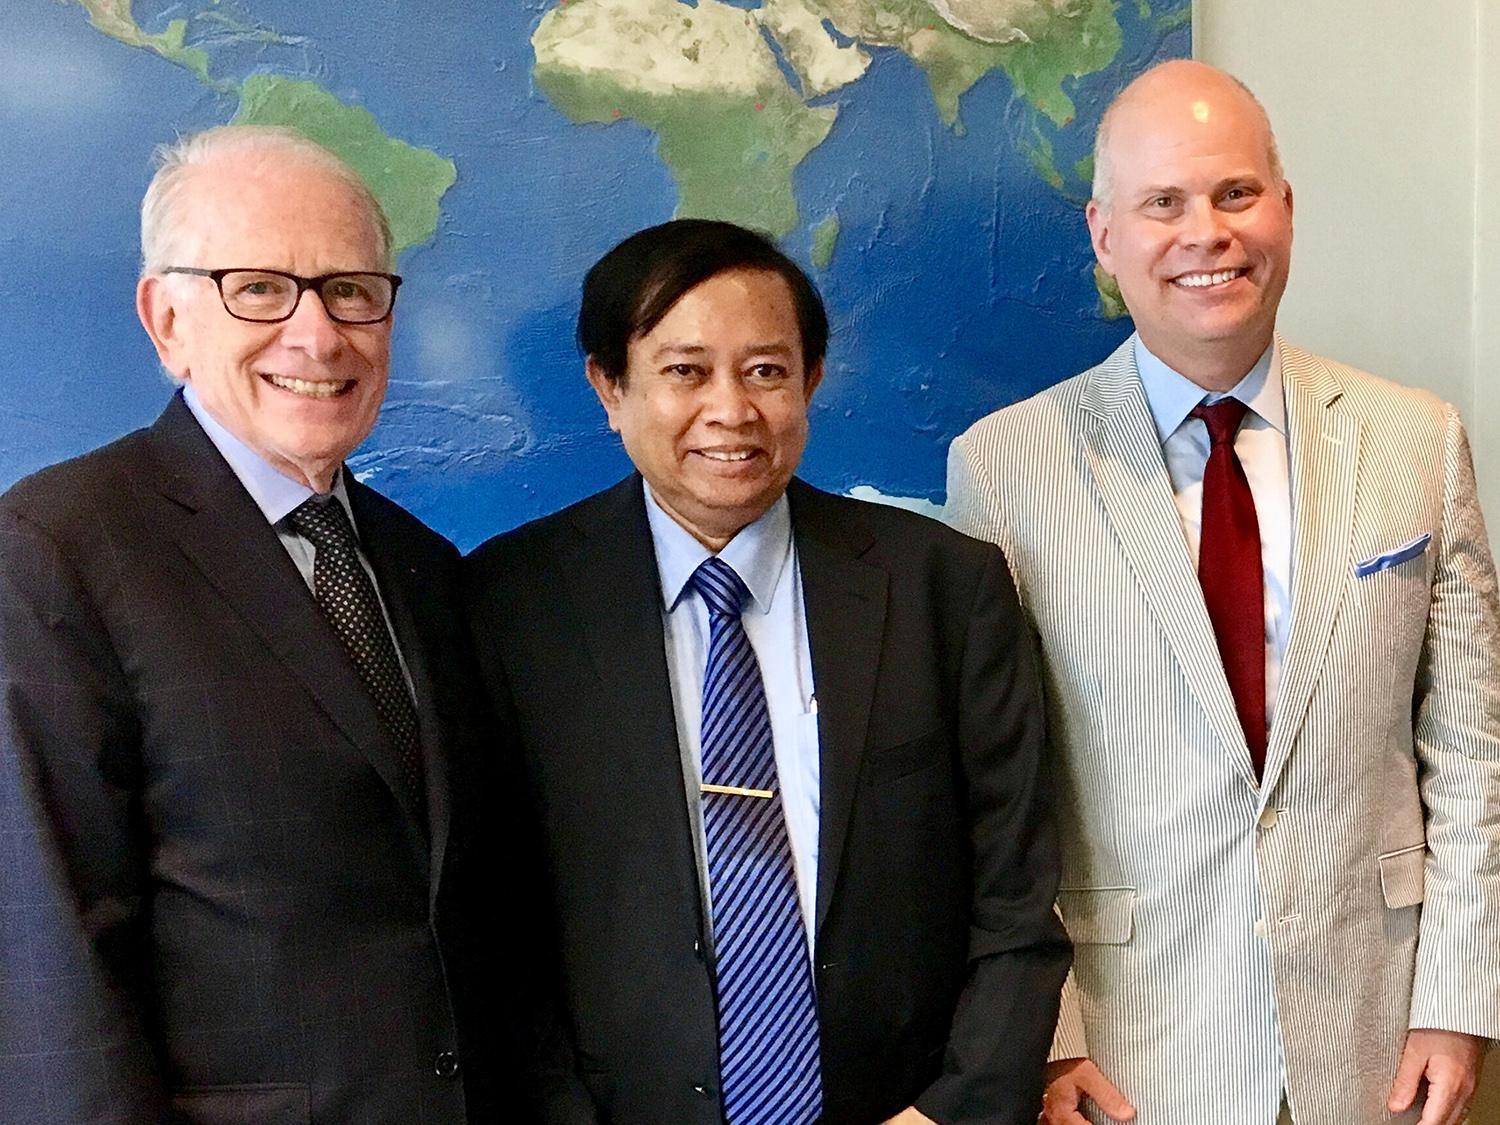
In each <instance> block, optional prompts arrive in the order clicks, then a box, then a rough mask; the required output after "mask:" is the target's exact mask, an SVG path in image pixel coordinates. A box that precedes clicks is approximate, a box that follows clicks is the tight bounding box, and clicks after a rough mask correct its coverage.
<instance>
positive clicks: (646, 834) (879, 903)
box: [469, 476, 1068, 1125]
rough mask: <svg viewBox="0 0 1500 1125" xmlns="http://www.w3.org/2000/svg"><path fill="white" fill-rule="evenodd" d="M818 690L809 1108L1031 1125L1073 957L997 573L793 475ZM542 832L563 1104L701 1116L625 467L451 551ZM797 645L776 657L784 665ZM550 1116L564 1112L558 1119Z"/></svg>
mask: <svg viewBox="0 0 1500 1125" xmlns="http://www.w3.org/2000/svg"><path fill="white" fill-rule="evenodd" d="M788 496H789V499H790V503H791V514H792V527H793V534H794V536H795V541H796V545H797V552H798V560H799V564H800V566H801V570H802V581H803V590H804V599H805V603H806V613H807V628H808V634H809V640H810V643H811V648H812V663H813V675H814V679H815V682H816V685H817V693H818V702H819V709H820V710H819V741H820V755H821V788H822V793H821V812H820V824H819V861H818V887H817V912H816V913H817V934H816V968H815V972H816V982H817V990H818V1012H819V1026H820V1033H821V1044H822V1065H823V1086H824V1104H825V1112H824V1120H825V1121H826V1122H830V1123H846V1122H847V1123H851V1125H855V1123H857V1125H871V1123H873V1122H877V1121H881V1120H884V1119H885V1118H886V1117H887V1116H889V1115H891V1114H894V1113H896V1112H898V1111H899V1110H901V1109H902V1108H904V1107H905V1106H907V1105H909V1104H911V1103H913V1102H915V1103H916V1104H917V1105H918V1106H919V1107H920V1108H921V1109H922V1110H923V1111H924V1112H926V1113H927V1114H928V1115H929V1116H930V1117H933V1118H935V1119H936V1120H938V1121H940V1122H957V1121H964V1122H1006V1123H1011V1122H1014V1123H1021V1122H1025V1123H1027V1125H1030V1123H1032V1122H1034V1121H1035V1120H1036V1117H1037V1112H1038V1110H1039V1108H1040V1100H1041V1085H1042V1080H1041V1076H1042V1066H1043V1061H1044V1059H1045V1057H1046V1054H1047V1049H1048V1045H1049V1042H1050V1039H1051V1036H1052V1031H1053V1027H1054V1024H1055V1022H1056V1017H1057V1003H1058V992H1059V989H1060V988H1061V985H1062V981H1063V977H1064V974H1065V972H1066V969H1067V965H1068V947H1067V941H1066V937H1065V936H1064V935H1063V933H1062V931H1061V929H1060V927H1059V925H1058V923H1057V921H1056V919H1055V917H1054V915H1053V912H1052V900H1053V894H1054V892H1055V890H1056V886H1057V855H1056V842H1055V838H1054V832H1053V829H1052V826H1051V822H1050V810H1049V808H1048V804H1049V798H1048V795H1047V792H1046V788H1045V781H1044V774H1043V772H1042V771H1041V769H1040V765H1041V763H1040V760H1039V759H1040V755H1041V746H1042V709H1041V705H1040V700H1039V697H1038V687H1037V680H1036V676H1035V672H1034V669H1033V661H1032V653H1031V649H1030V644H1029V639H1028V635H1027V632H1026V629H1025V627H1024V625H1023V622H1022V618H1021V615H1020V611H1019V608H1018V606H1017V602H1016V597H1015V592H1014V589H1013V587H1012V585H1011V581H1010V578H1009V574H1008V572H1007V569H1006V565H1005V560H1004V558H1003V557H1002V556H1001V554H1000V552H999V551H998V550H997V549H995V548H994V547H992V546H989V545H987V544H981V543H979V542H977V541H975V540H972V539H969V538H967V537H965V536H962V535H960V534H958V533H957V532H954V531H952V530H950V529H948V528H946V527H943V526H942V525H940V524H937V523H935V522H933V521H931V520H928V519H924V518H922V517H920V516H916V515H913V514H911V513H909V512H903V511H898V510H896V509H893V508H886V507H881V506H876V505H871V504H864V503H860V502H858V501H854V500H848V499H844V498H842V497H836V496H831V495H829V494H827V493H823V492H819V491H817V490H816V489H813V488H811V487H809V486H807V485H805V484H802V483H800V482H798V481H793V482H792V486H791V488H790V489H789V491H788ZM469 568H470V570H469V580H470V582H471V599H472V603H471V604H472V609H471V613H472V620H473V624H474V628H475V634H476V637H477V638H478V641H479V647H480V659H481V665H482V666H483V667H484V669H485V672H486V675H487V676H488V678H489V681H490V686H491V691H492V693H493V694H494V696H495V698H496V699H497V701H498V702H499V703H500V705H501V706H502V707H504V708H507V709H513V712H514V718H515V721H516V723H517V724H518V727H519V731H520V736H521V739H522V744H523V747H524V751H525V758H526V766H527V771H528V776H529V778H530V781H531V784H532V787H533V790H534V800H535V802H536V807H537V811H538V815H539V817H540V823H541V825H542V829H543V834H544V837H545V843H546V849H547V853H548V857H549V861H550V865H551V874H552V877H553V881H554V888H555V890H554V894H555V901H556V922H557V925H558V926H559V927H560V933H561V951H562V958H563V961H564V971H565V980H566V987H565V991H566V1005H565V1008H566V1013H567V1016H568V1019H569V1021H570V1023H571V1028H572V1033H573V1043H574V1047H575V1050H576V1071H577V1075H578V1076H579V1079H580V1080H581V1088H580V1089H579V1090H578V1091H577V1096H576V1097H575V1098H574V1100H573V1101H572V1102H571V1103H570V1104H568V1103H565V1102H564V1101H562V1100H559V1102H558V1103H556V1104H557V1107H558V1109H557V1112H556V1113H555V1117H557V1118H558V1119H564V1118H570V1119H579V1120H588V1119H590V1118H592V1117H594V1116H597V1118H598V1119H599V1120H602V1121H610V1122H618V1123H626V1122H631V1123H634V1122H639V1123H642V1125H645V1123H661V1122H673V1123H674V1125H675V1123H689V1122H705V1123H712V1122H718V1121H719V1120H720V1118H721V1113H720V1106H719V1100H718V1096H717V1085H718V1077H717V1045H716V1030H715V1027H716V1024H715V1020H716V1015H715V1003H714V990H713V978H712V970H711V967H710V965H709V963H708V957H707V955H706V953H705V951H706V950H707V949H708V948H709V941H708V933H707V928H706V926H705V919H704V917H703V910H702V906H701V903H700V899H699V889H698V887H699V884H698V877H697V870H696V866H695V859H694V847H695V845H694V841H693V839H692V835H691V829H690V826H689V819H688V811H687V807H686V803H685V800H684V795H683V779H682V770H681V764H680V757H679V750H678V740H677V731H676V728H675V721H674V717H673V708H672V697H671V689H670V684H669V679H668V673H667V665H666V658H665V652H664V638H663V626H662V619H661V593H660V583H659V580H658V574H657V568H656V561H655V555H654V552H653V549H652V542H651V536H650V530H649V526H648V524H647V520H646V512H645V507H644V498H643V495H642V486H641V481H640V478H639V477H636V476H633V477H631V478H629V479H628V480H626V481H624V482H622V483H621V484H619V485H617V486H615V487H614V488H611V489H609V490H608V491H605V492H602V493H599V494H598V495H596V496H593V497H590V498H589V499H587V500H584V501H582V502H581V503H579V504H576V505H574V506H573V507H571V508H569V509H567V510H565V511H563V512H560V513H558V514H556V515H554V516H551V517H548V518H546V519H542V520H539V521H537V522H535V523H532V524H529V525H527V526H526V527H523V528H520V529H518V530H516V531H514V532H511V533H509V534H507V535H503V536H500V537H498V538H496V539H493V540H491V541H490V542H489V543H487V544H486V545H485V546H483V547H482V548H480V549H479V550H478V551H477V552H476V553H475V554H474V555H472V556H470V559H469ZM791 658H792V657H791V655H790V654H788V656H787V659H791ZM564 1105H567V1109H566V1110H564V1109H563V1108H562V1107H563V1106H564Z"/></svg>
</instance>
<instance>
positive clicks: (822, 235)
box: [812, 215, 840, 270]
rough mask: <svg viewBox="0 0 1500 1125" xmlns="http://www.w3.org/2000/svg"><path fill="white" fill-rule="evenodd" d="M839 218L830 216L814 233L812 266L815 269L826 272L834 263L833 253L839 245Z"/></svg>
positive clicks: (814, 228) (814, 229)
mask: <svg viewBox="0 0 1500 1125" xmlns="http://www.w3.org/2000/svg"><path fill="white" fill-rule="evenodd" d="M839 229H840V224H839V217H838V216H837V215H829V216H828V218H826V219H824V220H823V221H822V222H821V223H819V224H818V225H817V226H815V227H813V232H812V264H813V267H814V268H815V269H820V270H826V269H827V268H828V263H829V262H831V261H833V251H834V249H835V248H836V247H837V246H838V244H839Z"/></svg>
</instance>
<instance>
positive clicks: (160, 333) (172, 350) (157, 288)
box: [135, 274, 191, 383]
mask: <svg viewBox="0 0 1500 1125" xmlns="http://www.w3.org/2000/svg"><path fill="white" fill-rule="evenodd" d="M135 312H136V315H137V316H139V317H140V318H141V327H143V328H144V329H145V330H146V335H148V336H150V337H151V343H152V344H153V345H154V346H155V348H156V354H157V356H158V357H159V358H160V359H161V365H162V366H163V367H165V368H166V369H167V370H168V371H169V372H171V373H172V376H173V377H174V378H176V379H178V380H180V381H182V382H184V383H185V382H187V380H188V378H189V376H190V374H191V373H190V372H189V371H188V362H187V356H186V354H185V349H184V348H183V342H182V333H181V331H180V325H179V324H178V312H179V309H178V307H177V294H176V292H175V291H174V289H173V286H172V285H171V284H170V283H169V282H168V281H167V280H166V279H165V278H163V277H161V276H160V275H159V274H147V275H146V276H145V277H143V278H141V280H140V281H139V282H138V283H137V284H136V287H135Z"/></svg>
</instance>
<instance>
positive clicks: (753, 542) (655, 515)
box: [646, 484, 792, 613]
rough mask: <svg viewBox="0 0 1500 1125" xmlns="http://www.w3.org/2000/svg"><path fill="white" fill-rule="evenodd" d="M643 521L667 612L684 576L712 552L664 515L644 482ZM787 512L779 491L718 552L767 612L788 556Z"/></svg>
mask: <svg viewBox="0 0 1500 1125" xmlns="http://www.w3.org/2000/svg"><path fill="white" fill-rule="evenodd" d="M646 520H647V522H648V523H649V524H650V525H651V541H652V545H653V546H654V547H655V548H656V568H657V572H658V574H660V576H661V596H662V604H663V605H665V606H666V609H667V612H668V613H670V612H672V611H673V610H674V609H676V608H677V604H678V602H680V601H681V600H682V595H683V593H684V592H685V590H686V589H687V585H688V581H689V579H691V578H692V577H693V572H694V571H695V570H697V569H698V567H699V565H700V564H701V563H702V562H703V560H705V559H708V558H712V557H713V552H712V551H710V550H709V549H708V548H707V547H705V546H704V545H703V544H702V543H700V542H698V540H696V539H694V538H693V537H692V535H691V534H690V533H689V532H688V531H687V529H686V528H684V527H683V526H682V525H681V524H680V523H678V522H677V521H676V520H675V519H673V518H672V517H671V516H669V515H668V514H667V513H666V511H665V510H664V509H663V508H662V506H661V505H660V504H659V503H658V502H657V500H656V497H655V496H654V495H652V492H651V486H650V485H649V484H648V485H646ZM791 548H792V512H791V508H790V506H789V505H788V504H787V500H786V494H785V493H782V495H781V496H779V497H778V498H777V500H776V503H774V504H772V505H771V507H770V509H769V510H768V511H767V512H766V513H765V514H764V515H763V516H761V517H760V518H759V519H758V520H756V521H755V522H754V523H750V524H747V525H745V526H744V527H743V528H741V529H740V531H739V533H738V534H737V535H736V536H735V537H734V538H733V539H731V540H730V541H729V542H728V543H726V544H725V545H724V549H723V550H722V551H720V552H719V555H718V557H719V558H720V559H722V560H723V561H724V562H726V563H728V564H729V565H730V566H732V567H733V568H734V572H735V573H736V574H738V575H739V576H740V581H742V582H743V583H744V584H745V585H746V586H747V587H749V589H750V597H751V600H753V601H754V603H755V608H756V609H757V610H758V611H759V612H761V613H769V612H771V600H772V598H773V596H774V595H775V593H776V585H777V583H778V582H780V581H781V571H782V568H783V567H785V566H786V563H787V559H788V558H789V557H790V556H791Z"/></svg>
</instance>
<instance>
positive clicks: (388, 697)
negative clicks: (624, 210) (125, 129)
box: [0, 126, 515, 1125]
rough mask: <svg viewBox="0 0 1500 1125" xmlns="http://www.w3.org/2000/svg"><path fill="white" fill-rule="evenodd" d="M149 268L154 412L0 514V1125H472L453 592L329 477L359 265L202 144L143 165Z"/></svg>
mask: <svg viewBox="0 0 1500 1125" xmlns="http://www.w3.org/2000/svg"><path fill="white" fill-rule="evenodd" d="M142 245H143V252H144V270H143V274H142V277H141V280H140V285H139V291H138V307H139V311H140V315H141V320H142V322H143V324H144V326H145V328H146V331H147V332H148V333H149V334H150V336H151V339H152V341H153V343H154V344H155V346H156V349H157V351H158V353H159V355H160V358H161V361H162V363H163V365H164V366H165V368H166V369H167V371H168V372H169V373H170V374H171V375H172V376H173V378H174V379H175V380H176V381H178V382H179V383H180V384H182V388H181V390H180V392H179V393H178V394H177V395H175V396H174V397H173V398H172V400H171V402H170V404H169V405H168V406H167V408H166V410H165V411H164V412H163V413H162V415H161V417H160V418H159V419H158V420H157V422H156V423H155V424H154V425H153V426H151V427H150V428H148V429H144V430H139V431H136V432H135V433H132V434H129V435H127V436H126V437H124V438H122V439H120V440H119V441H116V442H114V443H113V444H111V445H108V446H105V447H104V448H102V449H99V450H96V451H94V452H93V453H89V454H87V455H85V456H83V457H80V458H77V459H76V460H73V461H69V462H66V463H64V464H61V465H57V466H54V467H52V468H50V469H47V470H44V471H43V472H40V473H38V474H36V475H35V476H33V477H30V478H28V479H26V480H23V481H21V482H20V483H19V484H17V485H16V486H15V487H14V488H12V489H11V490H10V491H9V492H7V493H6V494H5V496H4V497H3V498H0V842H3V849H4V851H3V857H0V1120H4V1121H7V1122H22V1121H37V1122H40V1121H46V1122H75V1121H77V1122H81V1121H88V1122H128V1123H131V1125H136V1123H140V1122H157V1121H165V1120H172V1121H186V1122H201V1123H221V1122H223V1123H227V1122H250V1121H253V1122H257V1123H264V1122H328V1123H340V1125H343V1123H349V1122H362V1123H365V1122H368V1123H374V1122H391V1123H399V1125H409V1123H412V1122H418V1121H421V1122H425V1123H434V1122H438V1123H459V1122H465V1121H480V1120H493V1119H495V1118H496V1117H497V1116H498V1109H497V1108H496V1107H495V1106H494V1105H493V1104H492V1102H493V1097H494V1093H493V1090H492V1089H491V1087H496V1086H498V1085H499V1083H498V1076H497V1075H496V1074H495V1068H496V1066H497V1060H499V1059H502V1058H504V1057H507V1055H508V1052H502V1051H500V1050H498V1049H497V1043H496V1040H495V1036H496V1035H497V1034H498V1033H497V1031H496V1025H497V1023H498V1019H499V1011H498V1008H497V1005H496V1004H495V1003H494V1002H493V996H492V992H491V989H490V988H489V987H488V985H487V982H486V977H485V976H484V975H482V974H481V972H480V971H479V966H480V965H481V962H480V961H479V960H478V958H477V957H476V956H475V952H476V947H480V946H482V947H483V948H478V949H477V952H479V953H480V954H481V955H482V956H483V957H485V958H487V959H498V958H502V957H503V956H504V954H503V951H502V950H500V949H498V948H497V947H496V946H495V944H494V942H493V941H492V940H490V938H489V935H490V933H491V929H490V927H489V926H488V925H487V924H486V922H485V920H484V918H483V917H482V915H481V912H480V910H479V909H478V908H477V907H478V902H479V899H478V898H477V896H475V895H474V894H473V893H472V892H471V891H470V890H469V889H468V888H469V887H471V886H472V885H473V880H472V878H471V877H470V875H469V871H470V870H471V869H472V867H473V866H474V864H475V855H474V853H475V851H476V849H477V847H478V844H477V841H476V840H475V839H474V838H473V837H472V835H471V834H470V833H472V829H473V818H471V817H468V816H467V809H466V808H465V807H464V806H463V805H462V804H460V798H461V797H462V796H463V795H464V794H469V793H473V792H475V791H476V790H478V789H480V788H482V787H484V786H485V785H487V784H489V780H488V778H487V777H485V776H483V775H482V774H481V772H480V767H479V763H478V759H477V757H476V755H475V753H474V751H475V749H476V747H477V746H478V743H479V740H480V738H481V735H482V731H481V730H480V729H479V728H480V726H481V723H482V715H483V712H482V711H481V710H479V709H478V706H477V704H476V702H475V700H476V697H477V695H478V692H477V690H476V684H477V679H476V677H475V674H474V669H473V664H472V660H473V656H472V649H471V648H470V647H469V645H468V641H467V637H466V635H465V632H464V629H463V622H462V618H461V615H460V609H461V607H460V604H459V600H458V597H457V591H458V585H457V583H458V578H459V573H458V567H459V560H458V557H457V554H456V552H455V551H454V549H453V548H452V546H451V545H450V544H448V543H447V542H446V541H445V540H443V539H442V538H440V537H439V536H437V535H436V534H434V533H433V532H431V531H429V530H428V529H427V528H426V527H424V526H423V525H422V524H421V523H419V522H418V521H417V520H416V519H414V518H413V517H412V516H410V515H408V514H407V513H406V512H404V511H403V510H401V509H400V508H398V507H396V505H394V504H392V503H391V502H390V501H388V500H385V499H384V498H382V497H381V496H379V495H378V494H376V493H375V492H373V491H371V490H370V489H368V488H366V487H364V486H363V485H361V484H359V483H358V482H357V481H355V480H354V479H353V478H352V477H351V476H349V474H348V473H347V472H345V471H344V470H343V469H342V467H341V466H342V462H343V459H344V457H345V456H346V455H347V454H349V452H350V451H351V450H353V449H354V447H355V446H356V445H358V444H359V442H360V441H362V440H363V439H364V437H365V435H366V434H367V433H368V432H369V430H370V428H371V426H372V425H373V424H374V422H375V417H376V413H377V411H378V409H379V407H380V403H381V400H382V398H383V397H384V394H385V389H386V379H387V364H388V360H389V340H390V330H391V318H390V314H391V309H392V305H393V302H394V300H395V287H396V285H397V283H398V281H399V279H397V278H395V277H394V276H392V275H390V274H389V273H388V272H387V271H388V270H389V269H390V256H391V255H390V234H389V228H388V227H387V225H386V222H385V219H384V217H383V216H382V215H381V212H380V208H379V205H378V204H377V203H376V201H375V199H374V198H373V196H371V194H370V192H369V191H368V189H367V188H366V187H365V186H364V185H363V184H362V183H361V182H360V181H359V179H358V177H357V176H356V175H355V174H354V173H353V172H352V171H351V170H350V169H348V168H347V167H346V166H344V165H343V164H342V162H340V161H338V160H337V158H335V157H333V156H332V155H331V154H329V153H327V152H325V151H323V150H322V149H320V148H318V147H317V146H315V145H313V144H311V143H310V142H308V141H306V140H304V139H302V138H300V137H298V136H297V135H296V134H294V133H290V132H289V131H283V130H271V129H257V128H241V127H234V126H229V127H225V128H222V129H216V130H211V131H210V132H208V133H205V134H200V135H199V136H197V137H195V138H189V139H187V140H185V141H182V142H179V143H178V144H177V145H175V146H173V147H172V148H171V149H169V150H167V151H166V152H165V154H164V159H163V164H162V167H161V169H160V171H159V172H158V173H157V175H156V177H155V179H154V180H153V181H152V185H151V187H150V189H149V190H148V192H147V196H146V200H145V203H144V206H143V209H142ZM491 815H493V814H491ZM484 875H485V878H486V879H491V878H493V872H492V870H486V871H485V872H484ZM505 1119H506V1120H514V1119H515V1118H514V1116H507V1117H506V1118H505Z"/></svg>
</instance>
